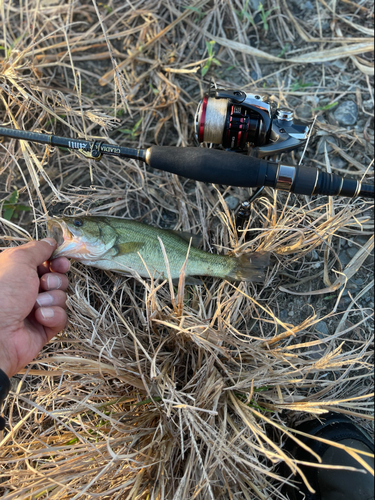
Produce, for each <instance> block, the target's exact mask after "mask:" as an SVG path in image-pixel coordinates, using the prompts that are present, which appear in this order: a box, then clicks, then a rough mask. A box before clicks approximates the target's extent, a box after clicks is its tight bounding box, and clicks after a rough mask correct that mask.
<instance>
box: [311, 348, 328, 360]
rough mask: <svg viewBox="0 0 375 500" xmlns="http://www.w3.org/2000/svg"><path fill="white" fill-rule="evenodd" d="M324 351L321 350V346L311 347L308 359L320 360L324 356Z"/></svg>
mask: <svg viewBox="0 0 375 500" xmlns="http://www.w3.org/2000/svg"><path fill="white" fill-rule="evenodd" d="M324 352H325V350H324V349H323V348H322V346H321V345H313V346H311V349H310V351H309V353H308V354H309V358H310V359H315V360H318V359H321V358H322V357H323V356H324Z"/></svg>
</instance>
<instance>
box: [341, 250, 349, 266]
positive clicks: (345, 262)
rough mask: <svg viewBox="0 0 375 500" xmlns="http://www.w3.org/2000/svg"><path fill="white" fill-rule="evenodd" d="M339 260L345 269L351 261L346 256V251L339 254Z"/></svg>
mask: <svg viewBox="0 0 375 500" xmlns="http://www.w3.org/2000/svg"><path fill="white" fill-rule="evenodd" d="M339 259H340V262H341V265H342V267H346V266H347V265H348V264H349V262H350V261H351V258H350V257H349V255H348V254H347V252H346V250H345V251H344V252H341V253H340V254H339Z"/></svg>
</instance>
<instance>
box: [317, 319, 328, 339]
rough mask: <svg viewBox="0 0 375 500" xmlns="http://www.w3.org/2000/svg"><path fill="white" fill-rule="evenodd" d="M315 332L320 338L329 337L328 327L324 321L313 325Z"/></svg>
mask: <svg viewBox="0 0 375 500" xmlns="http://www.w3.org/2000/svg"><path fill="white" fill-rule="evenodd" d="M315 330H316V331H317V332H319V337H320V338H322V337H324V336H326V335H329V330H328V325H327V323H326V322H325V321H319V323H317V324H316V325H315Z"/></svg>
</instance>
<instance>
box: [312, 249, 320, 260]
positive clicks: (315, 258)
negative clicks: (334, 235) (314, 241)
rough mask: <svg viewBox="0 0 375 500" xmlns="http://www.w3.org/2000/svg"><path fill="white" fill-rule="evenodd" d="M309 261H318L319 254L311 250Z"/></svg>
mask: <svg viewBox="0 0 375 500" xmlns="http://www.w3.org/2000/svg"><path fill="white" fill-rule="evenodd" d="M311 259H312V260H319V254H318V252H317V251H316V250H313V251H312V252H311Z"/></svg>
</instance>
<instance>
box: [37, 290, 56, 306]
mask: <svg viewBox="0 0 375 500" xmlns="http://www.w3.org/2000/svg"><path fill="white" fill-rule="evenodd" d="M36 302H37V304H38V305H39V306H40V307H42V306H50V305H51V304H53V297H52V295H50V294H49V293H40V294H39V295H38V298H37V299H36Z"/></svg>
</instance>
